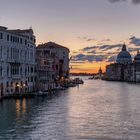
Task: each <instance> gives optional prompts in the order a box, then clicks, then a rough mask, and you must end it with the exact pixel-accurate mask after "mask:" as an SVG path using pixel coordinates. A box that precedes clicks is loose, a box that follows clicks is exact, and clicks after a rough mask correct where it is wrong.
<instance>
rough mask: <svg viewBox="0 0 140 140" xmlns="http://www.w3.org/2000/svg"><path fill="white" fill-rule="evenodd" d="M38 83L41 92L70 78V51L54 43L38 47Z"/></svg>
mask: <svg viewBox="0 0 140 140" xmlns="http://www.w3.org/2000/svg"><path fill="white" fill-rule="evenodd" d="M36 60H37V81H38V87H39V89H40V90H49V89H52V88H54V87H55V86H57V84H58V81H59V80H60V79H61V78H66V77H68V76H69V49H68V48H66V47H63V46H61V45H58V44H56V43H54V42H48V43H45V44H41V45H38V47H37V49H36Z"/></svg>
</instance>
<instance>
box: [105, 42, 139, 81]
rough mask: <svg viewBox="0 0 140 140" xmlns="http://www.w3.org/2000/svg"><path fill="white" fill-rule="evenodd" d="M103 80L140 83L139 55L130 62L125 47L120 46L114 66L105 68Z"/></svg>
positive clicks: (130, 59) (129, 56)
mask: <svg viewBox="0 0 140 140" xmlns="http://www.w3.org/2000/svg"><path fill="white" fill-rule="evenodd" d="M103 79H106V80H111V81H127V82H140V53H139V51H138V52H137V55H136V56H135V57H134V60H132V57H131V55H130V53H129V52H128V51H127V49H126V45H125V44H124V45H123V46H122V50H121V52H120V53H119V54H118V56H117V60H116V62H115V63H114V64H110V65H107V66H106V73H105V75H104V77H103Z"/></svg>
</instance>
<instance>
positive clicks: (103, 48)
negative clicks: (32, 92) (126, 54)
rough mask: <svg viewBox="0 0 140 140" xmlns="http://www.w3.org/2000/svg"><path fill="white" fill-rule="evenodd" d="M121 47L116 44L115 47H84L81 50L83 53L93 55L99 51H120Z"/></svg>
mask: <svg viewBox="0 0 140 140" xmlns="http://www.w3.org/2000/svg"><path fill="white" fill-rule="evenodd" d="M121 47H122V44H116V45H101V46H100V45H98V46H91V47H85V48H83V49H82V51H83V52H88V53H91V52H93V53H95V51H97V50H100V51H107V50H111V49H115V48H117V49H120V48H121Z"/></svg>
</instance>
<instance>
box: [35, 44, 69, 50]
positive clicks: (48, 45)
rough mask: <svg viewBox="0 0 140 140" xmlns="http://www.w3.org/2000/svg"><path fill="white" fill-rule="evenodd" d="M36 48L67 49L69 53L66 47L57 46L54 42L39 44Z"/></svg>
mask: <svg viewBox="0 0 140 140" xmlns="http://www.w3.org/2000/svg"><path fill="white" fill-rule="evenodd" d="M37 47H38V48H63V49H67V50H68V51H69V49H68V48H67V47H64V46H62V45H59V44H57V43H55V42H47V43H44V44H39V45H38V46H37Z"/></svg>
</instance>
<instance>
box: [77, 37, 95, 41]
mask: <svg viewBox="0 0 140 140" xmlns="http://www.w3.org/2000/svg"><path fill="white" fill-rule="evenodd" d="M77 38H79V39H81V40H85V41H87V42H89V41H96V39H95V38H92V37H86V36H84V37H81V36H78V37H77Z"/></svg>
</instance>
